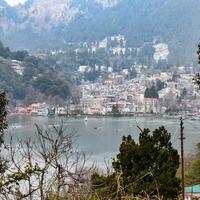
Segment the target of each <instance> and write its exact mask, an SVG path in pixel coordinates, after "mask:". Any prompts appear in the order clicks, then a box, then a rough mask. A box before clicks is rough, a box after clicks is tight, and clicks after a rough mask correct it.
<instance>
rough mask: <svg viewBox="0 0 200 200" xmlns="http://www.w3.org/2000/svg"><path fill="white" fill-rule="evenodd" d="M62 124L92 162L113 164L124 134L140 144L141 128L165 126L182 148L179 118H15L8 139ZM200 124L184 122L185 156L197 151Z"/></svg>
mask: <svg viewBox="0 0 200 200" xmlns="http://www.w3.org/2000/svg"><path fill="white" fill-rule="evenodd" d="M62 121H63V125H64V128H65V131H66V133H70V132H72V131H75V132H76V135H77V136H78V137H77V139H76V145H77V146H78V149H79V151H83V152H85V153H86V155H87V156H88V158H89V160H90V162H93V161H95V162H96V163H97V164H101V163H103V162H104V160H106V161H109V162H111V161H112V160H111V158H113V157H114V156H115V155H116V154H117V152H118V149H119V145H120V143H121V139H122V136H123V135H128V134H130V135H131V136H132V137H133V138H134V139H135V141H138V136H139V129H138V128H137V126H140V127H141V128H150V130H154V129H155V128H157V127H159V126H161V125H164V126H165V127H166V128H167V130H168V131H169V132H170V133H171V134H172V137H171V141H172V144H173V146H174V147H175V148H177V149H178V150H179V149H180V145H179V143H180V140H179V139H178V138H179V126H180V125H179V124H180V121H179V119H164V118H155V117H152V118H151V117H123V118H121V117H120V118H112V117H105V118H103V117H102V118H88V121H87V122H86V121H85V120H84V118H59V117H55V118H54V117H51V118H50V117H31V116H12V117H9V118H8V122H9V128H8V131H7V132H8V134H6V135H5V139H6V141H7V142H8V141H9V138H10V136H11V135H12V136H13V138H14V141H16V140H17V139H25V138H28V137H31V138H33V139H34V137H35V135H34V133H35V132H36V127H35V124H38V125H39V126H41V127H43V128H44V129H45V128H50V127H51V125H52V124H54V125H59V124H60V123H61V122H62ZM199 125H200V121H193V120H185V121H184V126H185V129H184V134H185V137H186V140H185V141H184V144H185V153H186V154H189V153H192V152H194V150H195V145H196V144H197V143H198V142H200V129H199Z"/></svg>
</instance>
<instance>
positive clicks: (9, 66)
mask: <svg viewBox="0 0 200 200" xmlns="http://www.w3.org/2000/svg"><path fill="white" fill-rule="evenodd" d="M0 88H1V89H3V90H5V91H7V92H8V95H9V98H10V99H11V101H10V102H11V103H12V104H15V102H16V101H18V100H20V101H24V102H26V103H27V104H29V103H32V102H35V101H37V100H38V99H37V98H38V97H39V96H40V97H41V95H39V94H42V95H43V98H41V99H40V100H43V101H45V100H46V99H47V98H48V97H54V96H59V97H60V98H61V99H63V100H65V99H66V98H67V97H68V96H69V95H70V86H69V82H68V79H67V78H65V77H63V76H62V74H59V73H58V72H57V73H56V71H55V70H54V68H53V67H52V66H51V65H50V64H48V63H46V61H45V60H43V59H40V58H37V57H35V56H30V55H29V54H28V52H26V51H16V52H12V51H10V49H9V48H7V47H4V46H3V44H2V43H0ZM30 95H33V97H32V100H31V101H29V100H30V98H29V96H30Z"/></svg>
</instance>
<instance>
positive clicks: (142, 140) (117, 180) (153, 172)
mask: <svg viewBox="0 0 200 200" xmlns="http://www.w3.org/2000/svg"><path fill="white" fill-rule="evenodd" d="M170 138H171V136H170V133H168V132H167V130H166V129H165V128H164V127H160V128H158V129H156V130H154V131H153V132H152V134H151V133H150V130H149V129H144V130H141V133H140V136H139V143H138V144H137V143H136V142H135V141H134V140H133V139H132V137H131V136H127V137H125V136H124V137H123V139H122V143H121V145H120V149H119V151H120V152H119V154H118V155H117V158H116V159H114V160H113V163H112V165H113V168H114V173H112V174H111V175H109V176H100V175H98V174H94V175H93V176H92V184H93V189H94V192H96V193H97V194H98V195H99V196H100V197H101V199H108V198H113V199H120V196H121V195H124V193H125V194H129V195H133V196H138V195H146V194H148V195H149V196H150V197H151V198H153V196H154V195H156V196H162V197H163V199H176V198H177V197H178V194H179V189H180V188H179V187H180V186H179V180H178V178H177V177H176V173H177V170H178V168H179V155H178V152H177V150H175V149H174V148H173V147H172V143H171V141H170Z"/></svg>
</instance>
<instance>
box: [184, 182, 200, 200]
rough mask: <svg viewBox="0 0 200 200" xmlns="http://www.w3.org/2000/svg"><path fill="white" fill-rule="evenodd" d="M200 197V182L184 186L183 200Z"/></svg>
mask: <svg viewBox="0 0 200 200" xmlns="http://www.w3.org/2000/svg"><path fill="white" fill-rule="evenodd" d="M193 199H195V200H198V199H200V184H198V185H192V186H189V187H185V200H193Z"/></svg>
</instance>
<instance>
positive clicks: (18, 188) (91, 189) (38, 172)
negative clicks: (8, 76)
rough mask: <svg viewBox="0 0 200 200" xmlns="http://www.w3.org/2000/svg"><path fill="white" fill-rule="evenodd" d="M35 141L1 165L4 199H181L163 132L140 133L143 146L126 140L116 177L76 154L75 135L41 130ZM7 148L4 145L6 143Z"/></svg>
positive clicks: (174, 156) (16, 148) (175, 162)
mask: <svg viewBox="0 0 200 200" xmlns="http://www.w3.org/2000/svg"><path fill="white" fill-rule="evenodd" d="M0 99H1V100H0V103H1V106H0V107H1V110H0V112H1V113H0V117H1V124H0V125H1V127H0V128H1V129H0V130H1V132H2V133H3V132H4V130H5V129H6V128H7V122H6V104H7V101H6V98H5V93H1V96H0ZM36 128H37V132H36V140H35V141H33V140H31V139H30V138H29V139H27V140H25V141H18V144H17V145H14V144H13V140H12V138H11V142H10V145H9V149H7V150H5V149H3V146H2V148H1V149H2V150H3V151H6V152H7V153H6V154H7V160H6V161H5V160H4V159H3V158H2V159H1V175H0V176H1V177H0V198H1V199H30V200H33V199H41V200H47V199H49V200H54V199H55V200H64V199H91V200H95V199H136V198H134V197H135V196H139V197H141V198H147V199H148V198H149V199H156V197H160V198H162V199H176V198H177V197H178V194H179V189H180V186H179V180H178V178H177V177H176V172H177V169H178V167H179V156H178V152H177V151H176V150H175V149H174V148H173V147H172V144H171V142H170V134H169V133H168V132H167V130H166V129H165V128H164V127H160V128H158V129H156V130H154V131H153V132H152V133H151V132H150V130H149V129H144V130H141V133H140V137H139V143H138V144H137V143H135V141H134V140H133V139H132V138H131V136H127V137H123V140H122V144H121V145H120V152H119V154H118V155H117V158H116V159H114V160H113V163H112V166H113V172H110V173H108V174H106V175H103V174H99V173H97V169H95V167H94V166H90V167H89V166H88V165H87V163H86V157H85V154H84V153H81V152H78V150H77V149H76V148H74V139H75V137H76V135H75V133H69V134H67V133H65V131H64V129H63V126H62V125H61V126H60V127H59V128H58V127H52V130H47V131H45V130H43V129H41V128H40V127H38V126H37V125H36ZM2 144H3V140H2Z"/></svg>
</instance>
